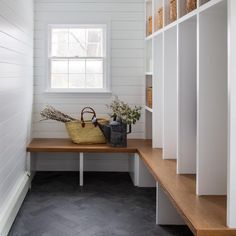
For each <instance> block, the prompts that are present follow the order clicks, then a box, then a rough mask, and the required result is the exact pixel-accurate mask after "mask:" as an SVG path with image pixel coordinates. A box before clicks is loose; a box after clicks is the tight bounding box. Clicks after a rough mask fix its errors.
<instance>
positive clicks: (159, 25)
mask: <svg viewBox="0 0 236 236" xmlns="http://www.w3.org/2000/svg"><path fill="white" fill-rule="evenodd" d="M162 27H163V7H160V8H159V9H158V11H157V29H161V28H162Z"/></svg>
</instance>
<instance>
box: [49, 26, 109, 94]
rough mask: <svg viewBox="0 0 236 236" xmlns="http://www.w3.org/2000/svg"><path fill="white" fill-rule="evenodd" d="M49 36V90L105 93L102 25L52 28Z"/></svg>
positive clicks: (105, 61) (105, 73)
mask: <svg viewBox="0 0 236 236" xmlns="http://www.w3.org/2000/svg"><path fill="white" fill-rule="evenodd" d="M49 35H50V37H49V53H48V64H49V70H48V71H49V73H48V74H49V81H48V87H49V90H51V91H62V92H63V91H66V92H73V91H74V92H108V91H109V81H108V76H109V75H108V60H107V27H106V25H98V24H97V25H96V24H93V25H52V26H50V27H49Z"/></svg>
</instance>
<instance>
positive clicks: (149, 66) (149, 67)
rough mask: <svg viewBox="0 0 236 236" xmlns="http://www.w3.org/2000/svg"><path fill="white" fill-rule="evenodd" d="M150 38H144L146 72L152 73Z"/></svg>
mask: <svg viewBox="0 0 236 236" xmlns="http://www.w3.org/2000/svg"><path fill="white" fill-rule="evenodd" d="M152 64H153V60H152V39H149V40H146V65H145V70H146V74H152Z"/></svg>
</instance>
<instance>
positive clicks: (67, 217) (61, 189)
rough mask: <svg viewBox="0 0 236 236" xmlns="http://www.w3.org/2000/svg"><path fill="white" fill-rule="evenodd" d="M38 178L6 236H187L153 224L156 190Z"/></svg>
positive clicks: (106, 180) (120, 180)
mask: <svg viewBox="0 0 236 236" xmlns="http://www.w3.org/2000/svg"><path fill="white" fill-rule="evenodd" d="M77 183H78V173H73V172H38V173H37V174H36V176H35V178H34V181H33V184H32V190H31V191H30V192H29V193H28V195H27V197H26V199H25V201H24V203H23V205H22V208H21V209H20V211H19V213H18V216H17V218H16V220H15V222H14V224H13V227H12V229H11V231H10V233H9V236H39V235H41V236H54V235H55V236H68V235H69V236H112V235H115V236H152V235H153V236H154V235H155V236H171V235H179V236H190V235H191V236H192V234H191V232H190V231H189V229H188V228H187V227H185V226H157V225H156V224H155V189H154V188H137V187H134V186H133V184H132V182H131V179H130V177H129V175H128V174H127V173H94V172H91V173H85V186H84V187H79V186H78V184H77Z"/></svg>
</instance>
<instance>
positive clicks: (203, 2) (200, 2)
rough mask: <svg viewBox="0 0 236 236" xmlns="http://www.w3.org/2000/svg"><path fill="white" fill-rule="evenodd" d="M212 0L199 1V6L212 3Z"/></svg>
mask: <svg viewBox="0 0 236 236" xmlns="http://www.w3.org/2000/svg"><path fill="white" fill-rule="evenodd" d="M210 1H211V0H199V6H202V5H204V4H205V3H207V2H210Z"/></svg>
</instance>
